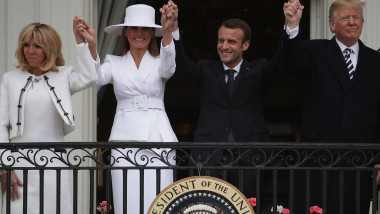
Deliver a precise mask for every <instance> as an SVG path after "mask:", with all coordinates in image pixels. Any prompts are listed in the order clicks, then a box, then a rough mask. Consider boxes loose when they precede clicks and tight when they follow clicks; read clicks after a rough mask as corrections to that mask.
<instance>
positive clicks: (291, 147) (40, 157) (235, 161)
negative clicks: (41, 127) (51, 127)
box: [0, 142, 380, 214]
mask: <svg viewBox="0 0 380 214" xmlns="http://www.w3.org/2000/svg"><path fill="white" fill-rule="evenodd" d="M132 148H137V151H136V150H135V152H133V153H128V152H125V151H126V150H128V149H132ZM156 148H167V149H166V150H157V149H156ZM168 148H170V149H168ZM113 149H116V151H123V152H124V153H123V154H125V155H122V156H118V157H117V158H115V157H113V156H112V155H111V152H110V151H111V150H113ZM121 149H126V150H121ZM140 151H150V152H151V154H154V155H153V156H149V157H148V156H144V155H143V156H138V155H136V154H138V153H139V152H140ZM191 151H193V152H191ZM120 154H122V153H120ZM122 160H123V161H128V162H129V163H131V164H132V166H124V167H123V166H114V165H115V163H117V162H120V161H122ZM157 161H158V162H160V163H164V166H150V164H149V163H152V162H157ZM21 162H24V163H27V164H28V165H25V164H24V165H22V166H20V165H19V163H21ZM377 163H380V144H362V143H357V144H354V143H349V144H346V143H137V142H125V143H122V142H118V143H115V142H97V143H77V142H76V143H73V142H70V143H17V144H13V143H2V144H0V169H1V170H5V171H6V172H7V173H6V174H4V176H6V177H7V188H6V196H7V197H6V200H5V201H6V203H5V204H3V206H6V213H11V206H10V203H11V199H10V193H11V189H10V188H9V186H10V178H11V177H10V174H11V173H10V172H11V170H22V171H23V173H24V175H23V176H24V177H23V180H24V188H23V191H24V192H23V195H24V196H25V195H27V192H26V191H27V185H28V172H29V171H38V172H39V174H40V175H43V174H44V173H45V172H47V171H55V173H56V175H57V179H56V180H55V181H54V182H56V185H57V187H58V189H60V188H59V187H60V185H61V182H62V180H61V174H62V172H63V171H67V170H68V171H71V172H72V174H70V175H71V176H72V194H73V213H78V195H79V194H80V192H78V189H79V188H78V186H79V185H83V182H82V183H81V184H79V183H78V179H79V178H78V177H79V176H78V174H79V173H80V172H87V173H88V179H89V180H88V183H86V185H88V191H89V192H87V193H86V194H88V195H89V197H88V198H86V200H88V203H87V204H89V207H88V211H89V213H90V214H93V213H95V212H96V204H97V200H99V199H97V198H96V186H97V184H99V182H100V181H99V174H101V175H105V181H106V182H105V184H104V189H105V190H106V191H105V199H106V200H107V201H108V202H112V193H111V191H112V188H111V178H110V177H111V170H116V169H119V170H122V171H123V175H124V176H126V175H127V172H128V170H131V169H134V170H136V169H137V170H139V171H140V174H142V175H143V174H144V170H145V169H153V170H156V171H157V172H160V171H161V170H164V169H171V170H173V172H174V181H176V180H179V179H181V178H185V177H189V176H195V175H199V174H202V175H211V176H217V177H220V178H221V179H225V180H229V175H231V174H234V176H235V178H236V179H235V180H237V183H233V184H234V185H235V186H236V187H237V188H238V189H239V190H240V191H241V192H243V193H245V192H249V191H248V190H247V189H245V188H246V186H247V179H246V178H249V176H253V177H252V182H253V183H254V184H253V185H251V186H253V188H254V189H255V190H254V194H255V195H246V196H247V198H248V197H256V198H257V205H256V207H255V212H256V213H260V214H261V213H271V211H270V209H271V208H274V213H276V211H277V208H276V205H278V204H281V205H283V206H286V207H288V208H289V209H290V210H291V213H292V210H293V209H294V208H295V205H296V203H298V202H295V198H297V194H298V193H299V192H297V191H295V189H297V188H296V187H297V186H298V185H299V183H295V182H296V181H297V179H298V178H299V177H300V174H302V173H303V174H302V175H301V177H302V179H303V180H304V181H305V188H304V189H303V192H302V193H301V194H303V196H304V200H305V202H304V203H305V204H304V207H305V213H307V209H308V207H310V206H312V205H314V204H311V203H312V202H311V201H312V196H313V193H312V192H310V191H311V185H312V184H313V183H312V179H313V176H314V173H316V172H317V173H318V174H319V175H318V176H320V178H321V193H322V195H321V203H322V206H324V207H326V204H327V203H328V197H329V196H328V194H329V193H328V192H329V188H330V187H331V185H330V186H329V185H328V183H329V180H328V179H330V174H336V175H337V176H338V183H337V185H338V189H339V190H340V191H339V193H338V194H337V199H336V201H337V203H339V205H340V206H339V207H340V208H342V207H343V205H344V198H345V195H344V194H345V192H344V190H343V185H344V183H345V182H346V181H347V178H346V177H345V176H344V175H345V174H344V173H346V172H352V173H353V175H354V176H355V178H356V182H355V186H352V189H354V190H355V191H357V192H360V191H361V190H362V189H361V188H362V186H361V185H362V180H360V179H361V176H360V174H361V173H369V174H372V177H371V190H370V194H371V197H370V198H371V199H372V200H374V201H376V202H377V193H378V191H377V186H376V175H377V171H378V169H377V168H374V165H375V164H377ZM231 172H232V173H231ZM252 173H253V174H252ZM156 176H157V180H160V173H156ZM142 179H143V176H142V177H140V180H142ZM44 182H49V181H46V180H44V176H40V186H39V188H40V192H41V193H44V191H49V190H44V189H43V187H44V185H42V184H43V183H44ZM140 183H143V182H140ZM157 184H158V185H157V188H156V190H153V191H156V194H158V193H159V190H160V189H161V187H160V186H159V184H160V182H157ZM334 184H335V183H334ZM140 189H141V190H143V189H144V187H143V186H141V187H140ZM86 191H87V190H86ZM123 191H124V194H125V195H126V192H127V191H128V189H127V185H124V188H123ZM142 192H143V191H142ZM58 193H59V191H58ZM303 196H302V197H303ZM143 198H144V196H143V194H140V201H143V200H141V199H143ZM82 200H83V199H82ZM355 200H356V207H355V210H356V213H360V212H359V210H360V207H359V206H358V204H359V201H360V200H361V199H360V197H359V196H357V197H356V199H355ZM60 201H61V197H60V194H57V195H56V202H57V209H56V210H57V211H56V213H60V206H61V205H60ZM27 203H28V198H27V197H23V205H24V213H27V212H28V210H27V209H26V207H27V206H26V205H27ZM143 203H144V202H142V203H141V204H140V208H141V209H140V210H142V207H143V206H144V204H143ZM109 205H110V203H107V206H109ZM39 206H40V208H43V207H44V201H43V194H40V196H39ZM124 209H125V210H126V205H124ZM371 209H372V210H371V211H370V213H376V210H377V203H373V206H372V208H371ZM107 210H108V211H107V213H112V210H111V211H110V209H107ZM340 212H341V213H343V210H341V211H340ZM40 213H43V209H40ZM124 213H125V212H124ZM140 213H143V211H140ZM324 213H329V210H325V211H324ZM334 214H336V213H334Z"/></svg>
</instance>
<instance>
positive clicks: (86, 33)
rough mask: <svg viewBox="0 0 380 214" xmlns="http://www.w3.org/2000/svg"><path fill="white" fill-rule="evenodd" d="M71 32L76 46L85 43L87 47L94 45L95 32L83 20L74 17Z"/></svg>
mask: <svg viewBox="0 0 380 214" xmlns="http://www.w3.org/2000/svg"><path fill="white" fill-rule="evenodd" d="M73 31H74V35H75V40H76V41H77V43H78V44H81V43H83V42H85V41H87V43H88V45H93V46H95V45H96V38H95V37H96V36H95V30H94V28H93V27H91V26H90V25H89V24H88V23H87V22H86V21H85V20H83V18H80V17H78V16H75V17H74V19H73Z"/></svg>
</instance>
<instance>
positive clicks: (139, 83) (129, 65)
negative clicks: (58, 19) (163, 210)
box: [78, 4, 178, 214]
mask: <svg viewBox="0 0 380 214" xmlns="http://www.w3.org/2000/svg"><path fill="white" fill-rule="evenodd" d="M165 11H166V12H165V13H163V15H162V17H161V22H162V25H163V27H161V26H159V25H156V24H155V18H154V17H155V10H154V8H152V7H150V6H148V5H143V4H137V5H132V6H129V7H127V8H126V15H125V19H124V23H123V24H118V25H112V26H108V27H106V28H105V29H104V30H105V31H106V32H107V33H111V34H116V35H120V36H122V47H121V48H122V49H121V53H120V56H114V55H107V56H106V59H105V61H104V63H103V64H102V65H101V66H100V67H99V68H98V77H99V80H98V85H99V86H102V85H105V84H109V83H112V84H113V87H114V92H115V95H116V99H117V109H116V114H115V118H114V123H113V126H112V131H111V135H110V139H109V141H120V142H125V141H134V142H177V141H178V140H177V137H176V136H175V134H174V132H173V130H172V127H171V125H170V122H169V119H168V117H167V115H166V112H165V107H164V102H163V100H164V90H165V83H166V81H167V80H168V79H169V78H170V77H171V76H173V74H174V71H175V47H174V43H173V41H172V40H173V39H172V34H171V33H172V24H173V20H174V14H175V12H174V10H173V8H171V7H166V9H165ZM78 28H79V29H82V30H83V31H86V30H89V29H92V28H91V26H89V25H88V24H87V23H86V22H84V25H83V26H78ZM162 35H163V40H162V43H161V50H160V51H159V50H158V48H157V44H156V39H155V37H156V36H162ZM86 40H87V41H88V42H89V43H95V39H94V38H91V37H90V35H89V38H86ZM89 46H95V45H91V44H89ZM92 55H93V56H95V57H94V59H97V60H99V58H97V57H96V52H93V54H92ZM127 151H129V152H127ZM131 151H132V152H131ZM154 151H155V152H156V153H157V154H159V155H161V154H165V153H162V152H163V151H164V150H163V149H154ZM167 151H168V152H169V150H167ZM157 154H154V153H153V152H152V151H150V150H138V149H134V148H132V149H131V148H129V149H117V150H116V149H115V150H112V156H113V158H115V159H114V160H112V161H115V163H114V166H118V167H120V166H135V165H148V166H166V165H167V163H168V161H169V162H170V164H174V163H173V161H174V159H173V157H174V155H175V153H174V151H171V152H169V153H168V154H166V157H164V159H166V161H162V160H160V159H158V158H160V157H159V156H158V155H157ZM153 157H156V158H153ZM157 157H158V158H157ZM116 159H117V160H116ZM129 159H130V160H129ZM143 172H144V173H143V176H144V185H143V187H144V196H143V199H144V203H143V204H144V210H143V211H141V210H140V198H141V197H142V195H141V193H140V170H128V173H127V178H126V177H123V171H122V170H112V186H113V199H114V206H113V208H114V211H115V213H116V214H120V213H123V208H124V207H123V182H124V180H125V179H127V184H128V185H127V199H126V200H127V213H133V214H135V213H136V214H137V213H147V212H148V209H149V206H150V204H151V203H152V202H153V199H154V198H155V197H156V194H157V192H156V189H157V188H156V183H157V179H156V178H157V177H158V175H156V170H144V171H143ZM159 180H160V181H161V183H160V189H161V190H162V189H164V188H165V187H166V186H167V185H169V184H170V183H172V182H173V171H172V170H161V177H160V179H159Z"/></svg>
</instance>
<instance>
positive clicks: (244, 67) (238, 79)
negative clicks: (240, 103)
mask: <svg viewBox="0 0 380 214" xmlns="http://www.w3.org/2000/svg"><path fill="white" fill-rule="evenodd" d="M250 69H251V68H250V67H249V66H248V62H247V61H246V60H244V59H243V62H242V63H241V66H240V70H239V74H238V75H237V76H236V78H235V84H234V89H233V92H232V94H233V97H235V95H236V93H237V91H238V88H239V85H240V82H241V79H242V76H244V74H245V73H246V72H247V71H249V70H250Z"/></svg>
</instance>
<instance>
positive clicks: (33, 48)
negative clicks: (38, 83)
mask: <svg viewBox="0 0 380 214" xmlns="http://www.w3.org/2000/svg"><path fill="white" fill-rule="evenodd" d="M24 56H25V59H26V61H27V62H28V64H29V66H30V67H31V70H30V71H29V72H31V73H32V74H40V73H41V72H40V71H41V68H40V66H41V65H42V64H43V62H44V61H45V59H46V54H45V51H44V49H43V48H42V47H41V46H40V45H39V44H37V43H35V41H34V38H33V37H32V38H31V39H30V40H29V42H28V43H26V44H24Z"/></svg>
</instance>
